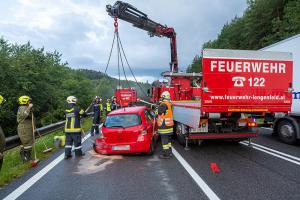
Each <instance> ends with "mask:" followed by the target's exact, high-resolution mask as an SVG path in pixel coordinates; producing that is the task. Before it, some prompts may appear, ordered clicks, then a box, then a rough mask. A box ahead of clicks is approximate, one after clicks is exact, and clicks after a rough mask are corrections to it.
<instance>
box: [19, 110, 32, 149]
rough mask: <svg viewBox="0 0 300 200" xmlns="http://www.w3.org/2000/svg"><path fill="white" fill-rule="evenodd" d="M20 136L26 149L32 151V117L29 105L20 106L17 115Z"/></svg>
mask: <svg viewBox="0 0 300 200" xmlns="http://www.w3.org/2000/svg"><path fill="white" fill-rule="evenodd" d="M17 122H18V128H17V131H18V135H19V137H20V140H21V142H22V145H23V147H24V149H31V148H32V144H33V133H32V115H31V109H30V108H29V107H28V106H27V105H21V106H19V109H18V113H17Z"/></svg>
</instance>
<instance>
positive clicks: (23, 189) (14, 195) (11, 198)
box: [3, 134, 91, 200]
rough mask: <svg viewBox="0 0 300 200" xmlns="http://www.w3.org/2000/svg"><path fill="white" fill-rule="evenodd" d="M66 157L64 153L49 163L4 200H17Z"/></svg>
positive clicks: (85, 138)
mask: <svg viewBox="0 0 300 200" xmlns="http://www.w3.org/2000/svg"><path fill="white" fill-rule="evenodd" d="M90 136H91V134H87V135H86V136H85V137H84V138H83V139H82V143H83V142H84V141H85V140H87V139H88V138H89V137H90ZM64 155H65V153H62V154H61V155H60V156H58V157H57V158H56V159H55V160H53V161H52V162H51V163H49V164H48V165H47V166H45V167H44V168H43V169H41V170H40V171H39V172H38V173H36V174H35V175H34V176H32V177H31V178H30V179H28V180H27V181H26V182H25V183H23V184H22V185H20V186H19V187H18V188H17V189H15V190H14V191H13V192H11V193H10V194H9V195H7V196H6V197H5V198H4V199H3V200H14V199H17V198H18V197H19V196H21V195H22V194H23V193H24V192H26V190H28V189H29V188H30V187H31V186H32V185H34V184H35V183H36V182H37V181H38V180H40V179H41V178H42V177H43V176H45V175H46V174H47V173H48V172H49V171H50V170H51V169H52V168H54V167H55V166H56V165H57V164H58V163H59V162H60V161H62V160H63V159H64Z"/></svg>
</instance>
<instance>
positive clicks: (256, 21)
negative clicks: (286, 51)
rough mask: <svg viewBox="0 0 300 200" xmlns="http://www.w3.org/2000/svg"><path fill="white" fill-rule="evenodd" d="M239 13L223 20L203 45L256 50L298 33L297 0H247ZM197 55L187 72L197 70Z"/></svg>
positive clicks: (299, 31)
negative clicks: (216, 31)
mask: <svg viewBox="0 0 300 200" xmlns="http://www.w3.org/2000/svg"><path fill="white" fill-rule="evenodd" d="M247 3H248V8H247V9H246V11H245V12H244V14H243V16H242V17H235V18H234V19H233V20H232V21H231V22H230V23H226V24H225V25H224V27H223V28H222V30H221V32H220V33H219V35H218V37H217V39H215V40H210V41H208V42H206V43H204V44H203V47H202V48H203V49H204V48H219V49H245V50H247V49H248V50H257V49H260V48H263V47H265V46H268V45H270V44H273V43H275V42H278V41H280V40H283V39H285V38H288V37H290V36H293V35H295V34H298V33H300V1H299V0H248V1H247ZM201 70H202V68H201V55H199V56H196V57H195V59H194V60H193V62H192V64H191V65H190V66H189V67H188V69H187V71H188V72H199V71H201Z"/></svg>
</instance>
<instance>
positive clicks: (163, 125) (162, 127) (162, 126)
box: [157, 101, 174, 134]
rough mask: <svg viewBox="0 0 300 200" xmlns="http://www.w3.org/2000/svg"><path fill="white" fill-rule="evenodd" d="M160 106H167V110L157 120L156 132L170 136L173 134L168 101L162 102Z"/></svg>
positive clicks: (170, 109) (171, 114)
mask: <svg viewBox="0 0 300 200" xmlns="http://www.w3.org/2000/svg"><path fill="white" fill-rule="evenodd" d="M161 104H165V105H167V110H166V112H165V114H164V113H162V114H161V115H158V118H157V126H158V129H157V132H158V133H160V134H172V133H173V126H174V121H173V113H172V106H171V103H170V102H168V101H163V102H162V103H161Z"/></svg>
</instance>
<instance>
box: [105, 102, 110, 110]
mask: <svg viewBox="0 0 300 200" xmlns="http://www.w3.org/2000/svg"><path fill="white" fill-rule="evenodd" d="M106 111H107V112H110V111H111V107H110V103H109V102H106Z"/></svg>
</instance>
